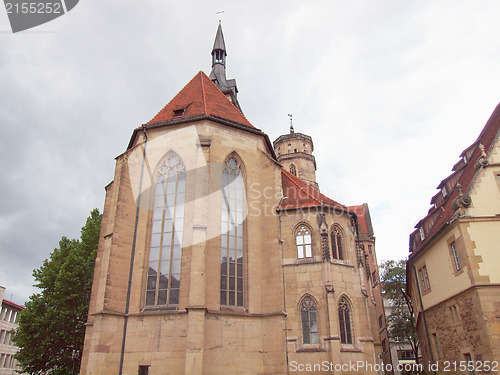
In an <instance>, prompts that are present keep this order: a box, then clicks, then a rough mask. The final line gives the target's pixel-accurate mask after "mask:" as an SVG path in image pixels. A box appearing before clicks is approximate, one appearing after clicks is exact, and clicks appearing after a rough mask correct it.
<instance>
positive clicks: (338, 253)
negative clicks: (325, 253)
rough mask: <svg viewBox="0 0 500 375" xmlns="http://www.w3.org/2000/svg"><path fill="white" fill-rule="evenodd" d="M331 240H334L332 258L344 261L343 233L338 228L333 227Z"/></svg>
mask: <svg viewBox="0 0 500 375" xmlns="http://www.w3.org/2000/svg"><path fill="white" fill-rule="evenodd" d="M331 240H332V257H333V258H334V259H344V248H343V241H342V231H341V229H340V228H339V227H338V226H334V227H333V229H332V234H331Z"/></svg>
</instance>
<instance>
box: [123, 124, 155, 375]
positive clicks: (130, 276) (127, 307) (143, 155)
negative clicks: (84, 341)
mask: <svg viewBox="0 0 500 375" xmlns="http://www.w3.org/2000/svg"><path fill="white" fill-rule="evenodd" d="M143 132H144V149H143V152H142V165H141V179H140V181H139V196H138V198H137V209H136V211H135V224H134V237H133V240H132V252H131V255H130V268H129V273H128V287H127V303H126V305H125V320H124V322H123V338H122V349H121V353H120V369H119V371H118V374H119V375H122V373H123V359H124V357H125V341H126V338H127V324H128V313H129V308H130V292H131V289H132V272H133V269H134V259H135V245H136V241H137V226H138V223H139V210H140V207H141V204H140V202H141V197H142V177H143V175H144V164H145V161H146V146H147V143H148V136H147V135H146V128H143Z"/></svg>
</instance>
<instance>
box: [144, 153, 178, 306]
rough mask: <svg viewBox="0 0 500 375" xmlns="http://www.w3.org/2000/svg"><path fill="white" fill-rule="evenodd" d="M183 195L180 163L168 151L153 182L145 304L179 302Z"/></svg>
mask: <svg viewBox="0 0 500 375" xmlns="http://www.w3.org/2000/svg"><path fill="white" fill-rule="evenodd" d="M185 195H186V171H185V167H184V163H183V162H182V160H181V159H180V158H179V156H178V155H177V154H176V153H175V152H172V151H171V152H169V153H167V155H166V156H165V158H164V159H163V160H162V162H161V163H160V166H159V168H158V172H157V177H156V183H155V195H154V207H153V225H152V230H151V244H150V249H149V263H148V279H147V287H146V306H166V305H178V304H179V288H180V282H181V257H182V233H183V226H184V201H185Z"/></svg>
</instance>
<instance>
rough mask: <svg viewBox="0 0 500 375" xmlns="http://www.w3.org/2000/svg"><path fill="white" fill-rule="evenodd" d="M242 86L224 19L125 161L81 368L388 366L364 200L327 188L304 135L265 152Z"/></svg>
mask: <svg viewBox="0 0 500 375" xmlns="http://www.w3.org/2000/svg"><path fill="white" fill-rule="evenodd" d="M237 92H238V90H237V87H236V82H235V80H229V79H226V49H225V45H224V39H223V35H222V29H221V27H220V25H219V28H218V30H217V35H216V39H215V43H214V48H213V51H212V72H211V74H210V76H207V75H205V73H203V72H199V73H198V74H196V75H195V76H194V77H193V79H192V80H191V81H190V82H189V83H188V84H187V85H186V86H185V87H184V88H183V89H182V90H181V91H180V92H179V93H178V94H177V95H176V96H175V97H174V98H173V99H172V100H171V101H170V102H169V103H168V104H167V105H166V106H165V107H164V108H163V109H161V110H160V111H159V112H158V113H157V114H156V115H155V116H154V117H153V119H152V120H151V121H149V122H148V123H146V124H144V125H142V126H140V127H138V128H137V129H135V130H134V132H133V134H132V137H131V140H130V143H129V145H128V147H127V149H126V151H125V152H124V153H123V154H121V155H119V156H118V157H117V158H116V170H115V175H114V180H113V181H112V182H111V183H110V184H109V185H108V186H107V187H106V199H105V205H104V212H103V219H102V227H101V235H100V242H99V249H98V253H97V258H96V267H95V274H94V281H93V286H92V296H91V301H90V308H89V316H88V322H87V331H86V336H85V345H84V350H83V356H82V367H81V374H93V375H103V374H137V373H139V374H158V375H160V374H161V375H164V374H189V375H195V374H200V375H201V374H203V375H209V374H231V375H234V374H252V375H255V374H269V375H276V374H288V373H297V374H299V373H307V374H315V373H322V374H324V373H333V372H334V373H335V374H344V373H345V374H347V373H349V374H352V373H353V371H352V368H350V367H349V365H350V364H351V363H356V362H357V361H360V362H359V363H360V364H361V363H363V364H364V365H363V366H365V367H364V368H363V367H359V366H361V365H358V367H359V368H358V370H359V371H357V372H355V373H360V374H379V373H381V372H380V371H379V370H378V368H380V367H381V364H382V363H383V361H385V363H386V364H387V365H389V364H390V353H389V351H388V347H387V345H388V340H387V333H386V330H385V329H384V327H383V326H382V325H379V322H381V321H382V324H385V318H384V316H383V314H384V308H383V303H382V298H381V294H380V285H379V283H378V268H377V260H376V255H375V237H374V232H373V228H372V225H371V219H370V214H369V211H368V206H367V205H366V204H364V205H358V206H350V207H347V206H345V205H343V204H340V203H338V202H336V201H334V200H332V199H330V198H328V197H326V196H325V195H323V194H321V193H320V192H319V190H318V185H317V182H316V162H315V159H314V156H313V154H312V152H313V142H312V139H311V137H309V136H307V135H304V134H301V133H295V132H294V130H293V127H291V129H290V133H289V134H286V135H283V136H281V137H279V138H278V139H277V140H276V141H275V142H274V145H273V144H271V142H270V140H269V138H268V136H267V135H266V134H265V133H264V132H262V131H261V130H259V129H257V128H255V127H254V126H253V125H252V124H251V123H250V122H249V121H248V120H247V119H246V118H245V116H244V115H243V113H242V112H241V107H240V105H239V103H238V101H237ZM384 346H385V351H384V350H383V347H384ZM319 366H321V368H320V367H319ZM370 366H371V367H370ZM377 366H378V367H377ZM325 368H328V371H327V372H325ZM330 369H333V371H331V372H330Z"/></svg>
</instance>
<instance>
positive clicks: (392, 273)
mask: <svg viewBox="0 0 500 375" xmlns="http://www.w3.org/2000/svg"><path fill="white" fill-rule="evenodd" d="M379 269H380V280H381V285H382V292H383V293H384V298H387V299H388V300H389V301H390V303H391V306H392V310H391V315H390V316H388V317H387V328H388V331H389V336H390V337H391V339H392V340H394V341H396V342H399V343H401V344H403V343H409V344H410V345H411V347H412V350H413V353H414V355H415V358H416V359H417V362H418V347H419V342H418V337H417V332H416V329H415V321H414V317H413V306H412V304H411V301H410V299H409V298H408V296H407V295H406V291H405V290H406V260H404V259H401V260H398V261H396V260H388V261H385V262H383V263H382V264H380V266H379Z"/></svg>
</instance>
